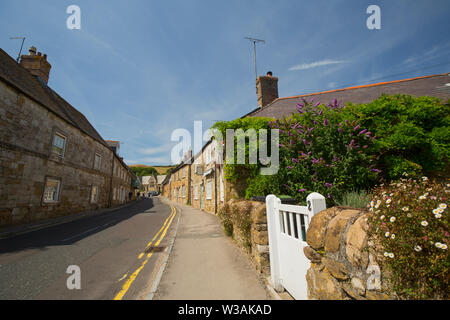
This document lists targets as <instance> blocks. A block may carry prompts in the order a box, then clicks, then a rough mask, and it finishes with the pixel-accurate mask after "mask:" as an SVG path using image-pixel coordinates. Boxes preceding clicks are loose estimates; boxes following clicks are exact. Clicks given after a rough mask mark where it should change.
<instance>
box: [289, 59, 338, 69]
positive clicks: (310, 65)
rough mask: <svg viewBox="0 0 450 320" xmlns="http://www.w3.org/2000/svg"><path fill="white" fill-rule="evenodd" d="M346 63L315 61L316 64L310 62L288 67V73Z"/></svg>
mask: <svg viewBox="0 0 450 320" xmlns="http://www.w3.org/2000/svg"><path fill="white" fill-rule="evenodd" d="M346 62H347V61H340V60H329V59H327V60H322V61H316V62H311V63H303V64H298V65H296V66H293V67H290V68H289V71H298V70H306V69H312V68H316V67H321V66H326V65H329V64H341V63H346Z"/></svg>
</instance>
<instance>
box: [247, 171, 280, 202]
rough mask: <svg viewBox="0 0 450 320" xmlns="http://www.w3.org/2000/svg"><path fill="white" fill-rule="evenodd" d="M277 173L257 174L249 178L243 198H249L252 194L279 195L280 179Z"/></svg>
mask: <svg viewBox="0 0 450 320" xmlns="http://www.w3.org/2000/svg"><path fill="white" fill-rule="evenodd" d="M278 178H279V175H273V176H269V175H264V176H263V175H258V176H256V177H255V178H253V179H249V181H248V187H247V189H246V191H245V198H246V199H250V198H251V197H252V196H261V195H268V194H275V195H279V194H280V193H281V187H280V186H281V185H282V181H279V179H278Z"/></svg>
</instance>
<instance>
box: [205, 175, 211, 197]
mask: <svg viewBox="0 0 450 320" xmlns="http://www.w3.org/2000/svg"><path fill="white" fill-rule="evenodd" d="M211 199H212V180H208V181H206V200H211Z"/></svg>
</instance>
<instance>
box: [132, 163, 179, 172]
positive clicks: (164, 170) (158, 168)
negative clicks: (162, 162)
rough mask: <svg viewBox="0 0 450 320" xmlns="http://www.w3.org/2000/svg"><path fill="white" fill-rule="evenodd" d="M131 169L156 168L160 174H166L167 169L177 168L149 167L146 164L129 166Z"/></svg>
mask: <svg viewBox="0 0 450 320" xmlns="http://www.w3.org/2000/svg"><path fill="white" fill-rule="evenodd" d="M129 167H130V168H133V167H135V168H155V170H156V171H157V172H158V174H166V172H167V169H169V168H175V166H147V165H145V164H132V165H129Z"/></svg>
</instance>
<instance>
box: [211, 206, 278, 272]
mask: <svg viewBox="0 0 450 320" xmlns="http://www.w3.org/2000/svg"><path fill="white" fill-rule="evenodd" d="M219 218H220V220H221V222H222V224H224V220H227V219H229V221H231V225H232V237H233V239H234V240H235V242H236V243H237V244H238V246H239V247H241V248H242V249H243V250H244V251H246V252H247V253H248V254H249V255H250V257H251V259H252V261H253V263H254V265H255V267H256V269H257V270H258V271H259V272H260V273H262V274H264V275H266V276H267V275H269V274H270V263H269V238H268V231H267V217H266V204H265V203H262V202H258V201H247V200H236V199H231V200H229V201H228V202H227V203H226V204H225V205H224V206H223V207H222V208H221V210H220V212H219Z"/></svg>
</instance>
